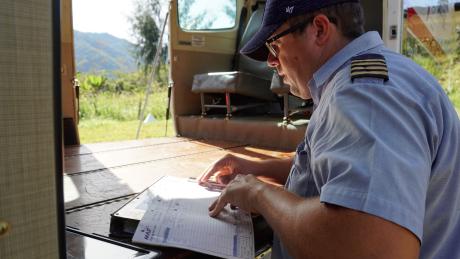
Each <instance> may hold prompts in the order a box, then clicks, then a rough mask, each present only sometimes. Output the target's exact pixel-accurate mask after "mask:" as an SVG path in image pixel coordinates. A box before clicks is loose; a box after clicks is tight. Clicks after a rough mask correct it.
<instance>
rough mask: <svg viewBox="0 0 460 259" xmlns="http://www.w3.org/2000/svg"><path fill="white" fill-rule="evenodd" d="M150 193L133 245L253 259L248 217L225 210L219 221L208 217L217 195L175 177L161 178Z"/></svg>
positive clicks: (241, 212)
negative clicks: (139, 244) (149, 199)
mask: <svg viewBox="0 0 460 259" xmlns="http://www.w3.org/2000/svg"><path fill="white" fill-rule="evenodd" d="M149 191H150V192H151V195H152V196H151V197H152V199H151V202H150V204H149V207H148V209H147V211H146V212H145V214H144V217H143V218H142V220H141V221H140V223H139V225H138V227H137V229H136V232H135V234H134V237H133V242H137V243H142V244H150V245H160V246H171V247H179V248H185V249H189V250H193V251H197V252H201V253H206V254H210V255H214V256H219V257H224V258H254V233H253V228H252V220H251V215H250V214H249V213H246V212H243V211H241V210H231V209H230V208H228V207H226V208H225V209H224V210H223V211H222V212H221V213H220V215H219V217H218V218H211V217H210V216H209V215H208V207H209V205H211V203H212V202H213V201H214V200H215V199H216V198H217V197H218V196H219V193H218V192H214V191H210V190H207V189H206V188H204V187H201V186H199V185H198V184H197V183H196V182H192V181H189V180H187V179H183V178H175V177H163V178H162V179H160V181H158V182H157V183H155V184H154V185H153V186H152V188H150V189H149ZM149 196H150V195H149Z"/></svg>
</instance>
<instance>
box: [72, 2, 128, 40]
mask: <svg viewBox="0 0 460 259" xmlns="http://www.w3.org/2000/svg"><path fill="white" fill-rule="evenodd" d="M134 1H135V0H73V1H72V4H73V6H72V7H73V27H74V30H77V31H83V32H107V33H109V34H112V35H114V36H116V37H118V38H122V39H126V40H129V41H131V42H134V38H133V37H132V35H131V32H130V31H131V24H130V23H129V21H128V17H129V16H131V15H132V13H133V12H134Z"/></svg>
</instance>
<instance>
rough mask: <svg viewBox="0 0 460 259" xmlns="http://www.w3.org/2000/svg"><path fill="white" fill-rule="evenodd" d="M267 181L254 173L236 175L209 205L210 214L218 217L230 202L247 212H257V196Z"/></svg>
mask: <svg viewBox="0 0 460 259" xmlns="http://www.w3.org/2000/svg"><path fill="white" fill-rule="evenodd" d="M264 185H265V183H263V182H261V181H260V180H258V179H257V178H256V177H254V176H253V175H240V174H239V175H236V177H235V178H234V179H233V180H232V181H231V182H230V183H228V185H227V187H226V188H225V189H224V190H223V191H222V193H221V195H220V196H219V198H217V200H215V201H214V202H213V203H212V204H211V206H210V207H209V215H210V216H211V217H216V216H217V215H219V213H220V212H221V211H222V209H223V208H224V207H225V206H226V205H227V204H230V205H231V206H232V207H238V208H240V209H242V210H244V211H247V212H254V213H257V212H258V211H257V209H256V207H255V206H256V205H257V204H256V198H257V194H258V192H260V191H262V190H263V188H264Z"/></svg>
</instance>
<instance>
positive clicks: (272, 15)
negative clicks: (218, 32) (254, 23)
mask: <svg viewBox="0 0 460 259" xmlns="http://www.w3.org/2000/svg"><path fill="white" fill-rule="evenodd" d="M346 2H359V0H267V3H266V5H265V10H264V16H263V19H262V24H261V26H260V28H259V30H258V31H257V32H256V33H255V34H254V36H253V37H252V38H251V39H250V40H249V41H248V42H247V43H246V44H245V45H244V47H243V48H242V49H241V51H240V53H241V54H244V55H246V56H248V57H250V58H252V59H255V60H259V61H266V60H267V58H268V49H267V47H266V46H265V42H266V41H267V39H268V38H269V37H270V36H271V35H272V34H273V32H275V31H276V29H278V28H279V27H280V26H281V25H282V24H283V23H284V22H286V21H287V20H288V19H289V18H291V17H295V16H298V15H301V14H305V13H310V12H314V11H317V10H319V9H321V8H324V7H327V6H331V5H336V4H340V3H346Z"/></svg>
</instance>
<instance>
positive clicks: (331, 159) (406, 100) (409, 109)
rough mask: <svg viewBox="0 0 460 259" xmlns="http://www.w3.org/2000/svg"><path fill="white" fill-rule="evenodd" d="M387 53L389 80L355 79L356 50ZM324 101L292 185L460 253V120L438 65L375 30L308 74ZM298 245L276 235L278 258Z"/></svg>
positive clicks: (430, 254) (445, 253)
mask: <svg viewBox="0 0 460 259" xmlns="http://www.w3.org/2000/svg"><path fill="white" fill-rule="evenodd" d="M362 54H380V55H382V56H383V57H384V58H385V60H386V64H387V67H388V71H389V72H388V74H389V80H388V81H384V80H383V79H379V78H375V77H366V78H356V79H354V80H353V81H352V80H351V78H350V76H351V71H350V59H351V58H353V57H354V56H358V55H362ZM308 87H309V88H310V91H311V94H312V97H313V100H314V103H315V111H314V112H313V114H312V117H311V120H310V123H309V125H308V128H307V132H306V135H305V139H304V141H303V142H302V143H301V144H300V145H299V146H298V148H297V152H296V157H295V159H294V164H293V166H292V169H291V172H290V175H289V178H288V181H287V183H286V188H287V189H288V190H289V191H291V192H294V193H296V194H298V195H300V196H303V197H312V196H319V197H320V200H321V202H324V203H330V204H336V205H339V206H342V207H346V208H350V209H354V210H358V211H362V212H366V213H369V214H372V215H376V216H378V217H381V218H384V219H386V220H388V221H391V222H394V223H396V224H398V225H400V226H402V227H404V228H406V229H408V230H409V231H411V232H412V233H413V234H414V235H416V236H417V237H418V239H419V240H420V241H421V254H420V258H460V246H459V245H458V242H459V240H460V122H459V119H458V115H457V114H456V112H455V109H453V107H452V105H451V103H450V101H449V100H448V98H447V96H446V94H445V93H444V91H443V90H442V88H441V87H440V85H439V83H438V82H437V81H436V79H434V78H433V77H432V76H431V75H430V74H429V73H427V72H426V71H425V70H424V69H422V68H421V67H420V66H418V65H417V64H415V63H414V62H413V61H411V60H410V59H408V58H406V57H404V56H402V55H400V54H397V53H394V52H392V51H390V50H388V49H387V48H385V47H384V45H383V42H382V40H381V38H380V36H379V34H378V33H376V32H368V33H366V34H364V35H362V36H361V37H359V38H357V39H355V40H354V41H352V42H351V43H349V44H348V45H347V46H346V47H345V48H344V49H342V50H340V51H339V52H338V53H336V54H335V55H334V56H333V57H332V58H331V59H330V60H329V61H328V62H327V63H326V64H324V65H323V66H322V67H321V68H320V69H319V70H318V71H316V73H315V74H314V75H313V79H312V80H311V81H310V82H309V85H308ZM280 257H284V258H288V257H289V255H288V253H287V251H286V250H285V249H284V247H283V246H282V244H280V242H279V240H278V239H277V238H276V237H275V240H274V246H273V258H280Z"/></svg>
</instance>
